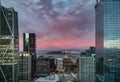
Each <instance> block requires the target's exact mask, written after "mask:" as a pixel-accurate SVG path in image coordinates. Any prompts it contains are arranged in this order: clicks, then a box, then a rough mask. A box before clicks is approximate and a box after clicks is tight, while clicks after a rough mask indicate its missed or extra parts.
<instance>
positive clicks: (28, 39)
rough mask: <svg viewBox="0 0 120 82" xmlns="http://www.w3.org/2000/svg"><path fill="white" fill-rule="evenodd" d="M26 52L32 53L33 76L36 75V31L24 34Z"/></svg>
mask: <svg viewBox="0 0 120 82" xmlns="http://www.w3.org/2000/svg"><path fill="white" fill-rule="evenodd" d="M23 44H24V45H23V46H24V52H26V53H29V54H30V55H31V77H32V78H34V77H35V71H36V36H35V33H24V34H23Z"/></svg>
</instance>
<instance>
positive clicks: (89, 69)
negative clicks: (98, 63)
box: [79, 56, 95, 82]
mask: <svg viewBox="0 0 120 82" xmlns="http://www.w3.org/2000/svg"><path fill="white" fill-rule="evenodd" d="M79 81H80V82H95V58H94V57H92V56H89V57H88V56H84V57H83V56H82V57H80V58H79Z"/></svg>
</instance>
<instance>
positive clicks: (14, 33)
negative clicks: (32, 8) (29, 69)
mask: <svg viewBox="0 0 120 82" xmlns="http://www.w3.org/2000/svg"><path fill="white" fill-rule="evenodd" d="M18 34H19V33H18V16H17V12H16V11H15V10H14V8H5V7H3V6H1V4H0V82H18V72H19V70H18V57H19V54H18V53H19V39H18V38H19V37H18V36H19V35H18Z"/></svg>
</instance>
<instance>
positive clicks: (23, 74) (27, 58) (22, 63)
mask: <svg viewBox="0 0 120 82" xmlns="http://www.w3.org/2000/svg"><path fill="white" fill-rule="evenodd" d="M19 76H20V77H19V82H31V55H29V54H27V53H20V57H19Z"/></svg>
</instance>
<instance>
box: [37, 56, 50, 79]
mask: <svg viewBox="0 0 120 82" xmlns="http://www.w3.org/2000/svg"><path fill="white" fill-rule="evenodd" d="M36 62H37V63H36V66H37V68H36V77H37V78H38V77H45V76H48V75H50V62H49V58H48V57H41V56H40V57H38V58H37V61H36Z"/></svg>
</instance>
